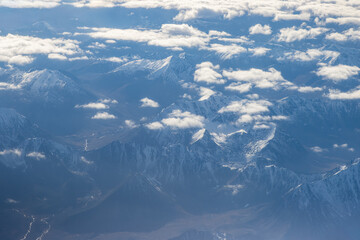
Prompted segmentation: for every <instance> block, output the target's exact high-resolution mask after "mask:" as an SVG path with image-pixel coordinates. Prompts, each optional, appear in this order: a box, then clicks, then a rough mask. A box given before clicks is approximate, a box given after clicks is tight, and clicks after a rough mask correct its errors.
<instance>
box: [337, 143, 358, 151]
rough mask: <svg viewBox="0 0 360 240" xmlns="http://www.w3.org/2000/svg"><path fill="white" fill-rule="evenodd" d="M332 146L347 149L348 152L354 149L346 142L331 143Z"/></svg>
mask: <svg viewBox="0 0 360 240" xmlns="http://www.w3.org/2000/svg"><path fill="white" fill-rule="evenodd" d="M333 147H334V148H338V149H345V150H348V151H350V152H354V151H355V149H354V148H351V147H349V145H348V144H347V143H343V144H336V143H335V144H334V145H333Z"/></svg>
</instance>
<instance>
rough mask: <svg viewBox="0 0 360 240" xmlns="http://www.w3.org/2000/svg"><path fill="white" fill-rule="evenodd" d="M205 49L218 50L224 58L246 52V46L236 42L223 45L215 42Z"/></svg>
mask: <svg viewBox="0 0 360 240" xmlns="http://www.w3.org/2000/svg"><path fill="white" fill-rule="evenodd" d="M203 49H206V50H208V51H214V52H216V53H217V54H218V55H220V57H221V58H222V59H230V58H232V57H233V56H235V55H239V54H240V53H243V52H246V48H244V47H242V46H239V45H236V44H231V45H223V44H218V43H214V44H211V45H210V46H209V47H205V48H203Z"/></svg>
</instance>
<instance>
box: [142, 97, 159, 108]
mask: <svg viewBox="0 0 360 240" xmlns="http://www.w3.org/2000/svg"><path fill="white" fill-rule="evenodd" d="M140 102H141V107H152V108H157V107H159V103H157V102H155V101H154V100H151V99H150V98H147V97H146V98H143V99H141V100H140Z"/></svg>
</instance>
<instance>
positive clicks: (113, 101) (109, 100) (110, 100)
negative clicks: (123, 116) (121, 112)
mask: <svg viewBox="0 0 360 240" xmlns="http://www.w3.org/2000/svg"><path fill="white" fill-rule="evenodd" d="M99 102H101V103H105V104H108V103H112V104H117V103H118V101H116V100H115V99H110V98H104V99H100V100H99Z"/></svg>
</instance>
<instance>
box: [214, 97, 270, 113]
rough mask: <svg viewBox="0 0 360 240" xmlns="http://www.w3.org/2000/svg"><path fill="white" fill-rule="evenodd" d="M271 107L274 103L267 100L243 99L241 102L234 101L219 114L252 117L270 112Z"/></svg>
mask: <svg viewBox="0 0 360 240" xmlns="http://www.w3.org/2000/svg"><path fill="white" fill-rule="evenodd" d="M269 106H272V103H271V102H269V101H266V100H248V99H242V100H240V101H232V102H231V103H230V104H229V105H228V106H226V107H222V108H221V109H220V110H219V113H225V112H235V113H239V114H248V115H251V114H255V113H262V112H268V111H269V108H268V107H269Z"/></svg>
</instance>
